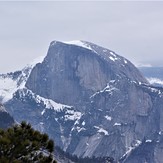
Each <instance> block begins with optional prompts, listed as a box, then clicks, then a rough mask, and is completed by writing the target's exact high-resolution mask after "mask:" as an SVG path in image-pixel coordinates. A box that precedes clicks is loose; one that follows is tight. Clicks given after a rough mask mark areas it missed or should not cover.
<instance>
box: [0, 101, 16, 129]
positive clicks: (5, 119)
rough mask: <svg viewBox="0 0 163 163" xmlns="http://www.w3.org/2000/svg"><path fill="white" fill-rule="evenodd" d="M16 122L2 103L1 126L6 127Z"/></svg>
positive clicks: (0, 108)
mask: <svg viewBox="0 0 163 163" xmlns="http://www.w3.org/2000/svg"><path fill="white" fill-rule="evenodd" d="M13 124H14V119H13V118H12V117H11V116H10V115H9V113H7V111H6V109H5V108H4V106H3V105H2V104H0V128H2V129H6V128H8V127H11V126H12V125H13Z"/></svg>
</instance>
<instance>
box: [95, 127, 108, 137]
mask: <svg viewBox="0 0 163 163" xmlns="http://www.w3.org/2000/svg"><path fill="white" fill-rule="evenodd" d="M94 128H96V129H98V131H97V132H98V133H104V135H109V133H108V131H106V130H105V129H103V128H101V127H98V126H94Z"/></svg>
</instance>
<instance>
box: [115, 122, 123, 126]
mask: <svg viewBox="0 0 163 163" xmlns="http://www.w3.org/2000/svg"><path fill="white" fill-rule="evenodd" d="M113 126H121V123H117V122H116V123H114V125H113Z"/></svg>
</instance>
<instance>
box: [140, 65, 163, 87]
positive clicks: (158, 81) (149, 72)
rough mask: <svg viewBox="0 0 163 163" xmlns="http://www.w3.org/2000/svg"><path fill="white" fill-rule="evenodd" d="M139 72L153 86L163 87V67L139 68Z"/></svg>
mask: <svg viewBox="0 0 163 163" xmlns="http://www.w3.org/2000/svg"><path fill="white" fill-rule="evenodd" d="M139 70H140V71H141V72H142V73H143V75H144V76H145V77H146V78H147V80H148V81H149V82H150V83H151V84H152V85H155V86H161V87H163V73H162V72H163V67H139Z"/></svg>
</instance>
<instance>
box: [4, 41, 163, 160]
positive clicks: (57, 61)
mask: <svg viewBox="0 0 163 163" xmlns="http://www.w3.org/2000/svg"><path fill="white" fill-rule="evenodd" d="M59 103H61V104H59ZM162 103H163V90H162V89H161V88H157V87H153V86H150V85H149V83H148V81H147V80H146V79H145V78H144V77H143V76H142V75H141V73H140V72H139V71H138V69H137V68H136V67H135V66H134V65H133V64H132V63H131V62H130V61H128V60H127V59H125V58H123V57H121V56H119V55H117V54H116V53H115V52H113V51H111V50H108V49H105V48H102V47H100V46H97V45H95V44H92V43H89V42H85V41H80V42H77V43H62V42H56V41H54V42H52V43H51V44H50V47H49V50H48V53H47V56H46V57H45V58H44V60H43V62H42V63H38V64H36V66H35V67H34V68H33V69H32V71H31V73H30V75H29V77H28V78H27V82H26V83H25V87H24V88H23V89H18V90H17V91H16V92H15V93H14V95H13V98H12V99H11V100H9V101H8V102H7V103H5V105H6V106H7V108H8V111H9V112H10V113H11V115H13V116H14V118H15V119H16V120H17V121H21V120H23V119H24V120H27V121H29V122H30V123H31V124H32V125H33V126H34V127H35V128H37V129H39V130H41V131H43V132H47V133H48V134H49V135H50V137H52V138H54V139H55V141H56V144H57V145H59V146H60V147H62V148H63V149H64V150H65V151H67V152H70V153H72V154H75V155H77V156H80V157H86V156H88V157H92V156H99V157H100V156H110V157H113V158H115V160H119V159H121V160H123V161H127V159H129V155H130V154H131V153H132V152H133V151H134V150H136V149H138V150H139V149H142V148H139V147H141V145H142V143H143V141H144V142H145V141H146V140H151V141H158V140H157V138H158V137H159V135H160V136H161V135H162V130H163V117H162V116H163V113H162V110H163V106H162ZM158 146H159V142H158ZM154 148H155V147H154ZM154 151H155V157H156V156H157V160H158V159H161V156H160V155H161V154H160V153H161V150H160V147H159V148H157V150H154ZM156 151H159V152H156ZM131 156H132V155H131ZM130 159H131V158H130ZM153 159H155V160H156V158H153ZM156 162H157V161H156Z"/></svg>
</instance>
